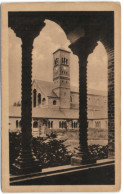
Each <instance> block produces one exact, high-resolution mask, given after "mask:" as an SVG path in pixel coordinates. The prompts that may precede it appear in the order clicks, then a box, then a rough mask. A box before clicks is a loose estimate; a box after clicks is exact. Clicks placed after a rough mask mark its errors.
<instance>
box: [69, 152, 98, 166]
mask: <svg viewBox="0 0 124 194" xmlns="http://www.w3.org/2000/svg"><path fill="white" fill-rule="evenodd" d="M92 163H96V160H95V159H92V158H91V157H87V158H86V157H83V154H77V155H75V156H72V158H71V165H72V166H80V165H83V164H92Z"/></svg>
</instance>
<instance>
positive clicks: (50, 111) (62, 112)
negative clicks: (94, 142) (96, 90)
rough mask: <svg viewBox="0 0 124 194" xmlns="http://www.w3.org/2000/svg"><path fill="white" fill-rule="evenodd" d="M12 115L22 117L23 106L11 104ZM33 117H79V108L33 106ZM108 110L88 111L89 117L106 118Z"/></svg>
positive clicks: (10, 112)
mask: <svg viewBox="0 0 124 194" xmlns="http://www.w3.org/2000/svg"><path fill="white" fill-rule="evenodd" d="M9 116H10V117H21V107H16V106H10V108H9ZM32 117H34V118H56V119H59V118H60V119H78V118H79V110H75V109H57V108H49V107H45V108H41V107H38V108H33V110H32ZM107 117H108V116H107V111H95V112H94V113H93V114H92V112H91V111H88V119H104V118H107Z"/></svg>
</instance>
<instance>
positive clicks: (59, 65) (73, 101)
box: [9, 49, 108, 136]
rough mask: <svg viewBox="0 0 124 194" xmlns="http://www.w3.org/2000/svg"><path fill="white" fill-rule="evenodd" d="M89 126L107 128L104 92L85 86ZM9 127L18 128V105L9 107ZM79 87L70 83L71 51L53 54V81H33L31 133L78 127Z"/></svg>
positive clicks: (38, 133) (60, 50)
mask: <svg viewBox="0 0 124 194" xmlns="http://www.w3.org/2000/svg"><path fill="white" fill-rule="evenodd" d="M87 103H88V128H98V129H99V128H101V129H107V127H108V118H107V93H106V92H104V91H98V90H93V89H88V99H87ZM9 119H10V122H9V130H10V131H19V130H21V107H19V106H11V107H10V109H9ZM78 120H79V88H77V87H74V86H71V84H70V52H69V51H67V50H64V49H58V50H56V51H55V52H54V53H53V82H47V81H42V80H36V79H35V80H33V83H32V134H33V136H40V135H41V136H42V135H44V134H47V132H48V131H57V130H78V129H79V122H78Z"/></svg>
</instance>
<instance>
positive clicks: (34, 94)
mask: <svg viewBox="0 0 124 194" xmlns="http://www.w3.org/2000/svg"><path fill="white" fill-rule="evenodd" d="M36 94H37V91H36V89H34V90H33V97H34V98H33V106H34V107H36Z"/></svg>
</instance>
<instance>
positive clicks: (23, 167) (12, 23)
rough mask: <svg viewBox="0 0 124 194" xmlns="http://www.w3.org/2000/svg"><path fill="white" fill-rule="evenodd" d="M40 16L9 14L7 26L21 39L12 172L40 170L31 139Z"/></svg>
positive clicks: (22, 172)
mask: <svg viewBox="0 0 124 194" xmlns="http://www.w3.org/2000/svg"><path fill="white" fill-rule="evenodd" d="M44 25H45V24H44V22H43V21H42V19H41V18H40V17H34V16H33V17H32V15H30V13H29V15H23V14H21V15H19V14H18V13H17V15H16V14H15V15H13V14H12V15H11V14H10V15H9V27H11V28H12V29H13V30H14V32H15V33H16V36H18V37H20V38H21V40H22V83H21V86H22V88H21V90H22V107H21V120H22V141H21V145H22V148H21V150H20V153H19V156H18V158H17V159H16V161H15V163H14V164H13V169H11V172H12V173H13V174H28V173H34V172H39V171H41V164H40V163H39V161H38V159H36V157H35V156H34V154H33V151H32V148H31V139H32V49H33V41H34V38H35V37H37V36H38V35H39V33H40V30H41V29H42V28H43V27H44Z"/></svg>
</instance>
